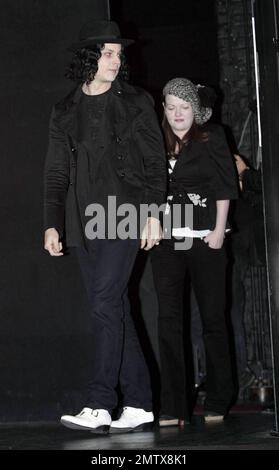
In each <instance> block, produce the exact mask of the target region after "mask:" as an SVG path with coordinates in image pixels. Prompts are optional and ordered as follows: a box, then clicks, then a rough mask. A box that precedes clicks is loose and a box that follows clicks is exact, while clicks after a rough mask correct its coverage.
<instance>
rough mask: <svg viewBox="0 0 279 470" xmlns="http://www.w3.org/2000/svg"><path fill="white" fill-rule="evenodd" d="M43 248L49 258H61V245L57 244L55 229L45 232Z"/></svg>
mask: <svg viewBox="0 0 279 470" xmlns="http://www.w3.org/2000/svg"><path fill="white" fill-rule="evenodd" d="M44 248H45V250H47V251H48V252H49V254H50V255H51V256H63V253H62V243H61V242H59V233H58V232H57V230H56V229H55V228H48V229H47V230H46V231H45V245H44Z"/></svg>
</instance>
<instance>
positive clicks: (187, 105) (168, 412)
mask: <svg viewBox="0 0 279 470" xmlns="http://www.w3.org/2000/svg"><path fill="white" fill-rule="evenodd" d="M163 96H164V103H163V106H164V119H163V130H164V134H165V139H166V146H167V152H168V158H169V189H168V194H169V196H168V204H167V208H166V214H168V213H170V214H171V215H172V227H171V230H170V231H167V230H166V229H165V233H164V235H165V237H164V240H163V241H162V242H161V244H160V245H159V246H158V247H156V248H154V250H153V253H152V266H153V274H154V282H155V288H156V292H157V296H158V301H159V346H160V360H161V419H160V425H171V424H178V422H179V420H183V419H189V417H190V415H191V410H190V403H189V401H188V400H187V379H186V373H185V358H184V351H185V345H184V341H183V336H184V333H183V316H184V307H183V299H184V295H185V287H186V283H185V279H186V276H188V277H189V278H190V280H191V283H192V286H193V289H194V291H195V294H196V298H197V302H198V305H199V309H200V313H201V318H202V323H203V337H204V343H205V351H206V366H207V377H206V400H205V420H206V421H221V420H222V419H223V418H224V416H225V414H226V413H227V410H228V408H229V406H230V403H231V400H232V396H233V392H234V390H233V382H232V374H231V360H230V354H229V346H228V338H227V330H226V322H225V315H224V310H225V278H226V254H225V249H224V246H223V244H224V236H225V232H226V231H228V230H229V228H228V225H227V214H228V209H229V204H230V199H235V198H237V195H238V190H237V182H236V175H235V168H234V164H233V159H232V157H231V154H230V151H229V148H228V146H227V143H226V140H225V136H224V133H223V130H222V128H221V127H219V126H217V125H213V124H211V125H209V124H206V125H205V123H206V122H207V121H208V120H209V118H210V117H211V113H212V111H211V109H210V108H204V107H202V106H201V103H200V98H199V93H198V87H197V86H195V85H194V84H193V83H192V82H190V81H189V80H187V79H185V78H175V79H173V80H171V81H169V82H168V83H167V84H166V86H165V87H164V90H163ZM174 204H179V206H174ZM185 205H187V206H185ZM189 205H190V206H189ZM177 207H179V208H180V209H181V220H175V219H177V217H176V218H175V212H176V211H175V210H174V209H173V210H172V208H176V209H177ZM185 207H187V208H188V214H189V213H190V215H191V213H192V220H190V219H191V217H190V219H189V216H188V217H187V213H186V216H185V214H184V213H185V210H184V209H185ZM189 207H190V209H191V210H190V211H189ZM178 219H180V217H179V218H178ZM188 219H189V220H188ZM176 237H180V242H178V241H177V238H176ZM181 237H182V242H183V244H182V243H181Z"/></svg>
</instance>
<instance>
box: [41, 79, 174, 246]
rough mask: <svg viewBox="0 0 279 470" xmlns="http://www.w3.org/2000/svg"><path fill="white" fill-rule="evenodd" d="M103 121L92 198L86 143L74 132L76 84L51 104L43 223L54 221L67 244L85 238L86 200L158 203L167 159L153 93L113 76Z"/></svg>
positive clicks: (162, 195)
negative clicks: (87, 183)
mask: <svg viewBox="0 0 279 470" xmlns="http://www.w3.org/2000/svg"><path fill="white" fill-rule="evenodd" d="M111 90H112V93H111V97H110V104H109V110H108V113H107V122H106V126H105V129H104V131H103V132H101V138H100V142H99V148H98V153H99V157H98V158H97V161H98V165H97V167H95V172H96V175H95V184H96V187H95V191H94V194H95V195H96V199H97V200H96V201H92V200H91V201H88V199H87V195H88V193H86V188H85V179H87V180H88V178H85V177H86V176H87V175H84V167H83V166H82V162H83V161H84V158H87V157H86V156H85V155H84V147H83V145H82V143H81V142H80V140H79V135H78V122H77V115H78V112H77V110H78V104H79V101H80V98H81V96H82V90H81V87H80V86H79V87H78V88H77V89H75V90H74V91H73V92H72V93H70V95H68V96H67V97H66V98H65V99H64V100H63V101H61V102H60V103H58V104H57V105H55V106H54V108H53V111H52V115H51V119H50V132H49V147H48V152H47V157H46V163H45V172H44V186H45V191H44V228H45V230H46V229H47V228H51V227H54V228H56V229H57V230H58V232H59V233H60V236H61V237H62V236H63V235H64V234H66V242H67V245H68V246H79V245H82V244H84V241H85V238H84V226H83V219H84V212H85V208H86V207H87V205H88V203H94V202H98V203H104V204H105V202H106V201H105V199H106V198H107V196H108V195H115V196H117V206H119V205H120V204H123V203H130V204H133V205H135V206H136V207H137V208H138V207H139V204H140V203H148V204H151V203H156V204H158V205H160V204H162V203H163V202H164V200H165V191H166V162H165V152H164V145H163V140H162V135H161V132H160V128H159V125H158V122H157V117H156V114H155V112H154V109H153V101H152V98H151V97H150V96H149V95H148V94H147V93H146V92H145V91H143V90H141V89H138V88H135V87H133V86H131V85H128V84H126V83H123V82H120V81H118V80H116V81H115V82H114V83H113V84H112V89H111Z"/></svg>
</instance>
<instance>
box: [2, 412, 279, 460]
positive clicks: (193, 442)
mask: <svg viewBox="0 0 279 470" xmlns="http://www.w3.org/2000/svg"><path fill="white" fill-rule="evenodd" d="M273 428H274V413H272V412H262V411H258V410H257V411H251V410H247V409H246V410H242V411H241V409H237V410H236V411H234V412H232V413H231V414H230V416H229V417H228V418H227V419H226V420H225V421H224V422H223V423H219V424H205V423H204V419H203V416H202V415H196V416H194V417H193V422H192V423H191V425H186V426H185V427H184V429H180V428H178V427H168V428H161V429H158V428H156V427H155V428H154V430H153V431H150V432H142V433H129V434H119V435H108V436H96V435H93V434H91V433H90V432H88V431H73V430H70V429H67V428H64V427H63V426H62V425H60V424H59V423H49V422H48V423H46V422H33V423H32V422H30V423H7V424H3V425H1V426H0V450H90V451H100V450H123V451H124V450H135V449H137V450H155V449H161V450H164V449H182V450H183V449H184V450H191V449H192V450H228V449H231V450H271V449H272V450H279V438H277V437H273V436H271V434H270V432H271V431H272V430H273Z"/></svg>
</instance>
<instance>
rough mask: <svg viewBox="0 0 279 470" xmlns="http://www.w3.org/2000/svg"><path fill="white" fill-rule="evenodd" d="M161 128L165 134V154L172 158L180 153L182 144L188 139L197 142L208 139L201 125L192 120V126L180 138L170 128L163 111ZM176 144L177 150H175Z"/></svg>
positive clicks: (186, 142) (185, 143)
mask: <svg viewBox="0 0 279 470" xmlns="http://www.w3.org/2000/svg"><path fill="white" fill-rule="evenodd" d="M162 128H163V131H164V136H165V143H166V148H167V154H168V156H169V157H170V158H174V157H176V158H177V156H178V155H179V154H180V152H181V150H182V149H183V147H184V145H187V144H188V143H189V142H190V141H193V140H195V141H197V142H207V140H208V133H207V132H205V131H204V130H203V129H202V127H201V126H199V125H198V124H197V123H196V122H195V121H193V124H192V126H191V127H190V129H189V130H188V131H187V132H186V133H185V134H184V136H183V137H182V139H180V138H179V137H178V136H177V135H176V134H175V133H174V132H173V130H172V128H171V126H170V124H169V122H168V120H167V117H166V114H165V112H164V117H163V122H162ZM177 146H178V152H177V151H176V149H177Z"/></svg>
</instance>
